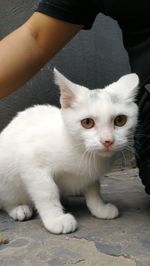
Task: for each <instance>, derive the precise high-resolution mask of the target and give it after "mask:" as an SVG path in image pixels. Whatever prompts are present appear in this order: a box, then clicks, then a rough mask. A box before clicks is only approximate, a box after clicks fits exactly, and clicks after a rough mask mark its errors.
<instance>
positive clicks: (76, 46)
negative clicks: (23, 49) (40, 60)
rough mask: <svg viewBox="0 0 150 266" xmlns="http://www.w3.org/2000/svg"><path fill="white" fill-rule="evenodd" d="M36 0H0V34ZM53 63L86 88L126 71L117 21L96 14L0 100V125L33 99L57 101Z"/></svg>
mask: <svg viewBox="0 0 150 266" xmlns="http://www.w3.org/2000/svg"><path fill="white" fill-rule="evenodd" d="M37 3H38V1H33V0H5V1H4V0H0V38H2V37H4V36H6V35H7V34H8V33H9V32H11V31H12V30H14V29H15V28H17V27H18V26H19V25H21V24H22V23H23V22H24V21H25V20H26V19H27V18H28V17H29V16H30V15H31V14H32V12H33V10H34V9H35V6H36V4H37ZM53 66H56V67H57V68H58V69H59V70H60V71H61V72H62V73H64V74H65V75H66V76H67V77H68V78H70V79H72V81H74V82H78V83H79V84H83V85H85V86H88V87H89V88H96V87H99V88H100V87H103V86H105V85H106V84H108V83H110V82H112V81H115V80H116V79H117V78H119V77H120V76H121V75H123V74H125V73H129V71H130V68H129V63H128V56H127V54H126V52H125V50H124V47H123V44H122V36H121V32H120V29H119V27H118V25H117V23H116V22H115V21H113V20H112V19H110V18H108V17H105V16H103V15H101V14H100V15H98V16H97V19H96V21H95V23H94V25H93V28H92V30H90V31H81V32H80V33H79V34H78V35H77V36H76V37H75V38H74V39H73V40H72V41H71V42H70V43H69V44H68V45H67V46H66V47H65V48H64V49H63V50H62V51H61V52H59V54H58V55H57V56H55V58H54V59H53V60H51V62H49V64H47V65H46V66H45V67H44V68H43V69H41V71H40V72H39V73H38V74H37V75H36V76H35V77H34V78H33V79H32V80H30V81H29V82H28V83H27V84H25V86H23V87H22V88H20V89H19V90H17V91H16V92H15V93H13V94H11V95H10V96H8V97H7V98H5V99H3V100H2V101H1V104H0V129H2V128H3V127H4V126H5V125H6V124H7V123H8V122H9V121H10V119H11V118H12V117H13V116H14V115H15V114H16V112H17V111H20V110H23V109H25V108H26V107H28V106H31V105H33V104H36V103H38V104H42V103H51V104H56V105H59V99H58V91H57V89H56V87H55V86H54V84H53V78H52V68H53Z"/></svg>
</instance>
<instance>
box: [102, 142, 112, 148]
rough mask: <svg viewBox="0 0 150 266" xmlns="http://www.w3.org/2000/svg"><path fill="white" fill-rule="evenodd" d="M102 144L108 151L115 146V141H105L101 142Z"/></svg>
mask: <svg viewBox="0 0 150 266" xmlns="http://www.w3.org/2000/svg"><path fill="white" fill-rule="evenodd" d="M101 143H102V144H103V146H104V147H105V148H107V149H108V148H110V147H111V146H112V145H113V144H114V140H104V141H101Z"/></svg>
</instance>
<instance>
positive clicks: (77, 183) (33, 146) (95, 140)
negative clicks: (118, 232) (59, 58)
mask: <svg viewBox="0 0 150 266" xmlns="http://www.w3.org/2000/svg"><path fill="white" fill-rule="evenodd" d="M132 77H134V79H135V82H133V85H134V86H133V87H137V84H138V79H137V76H136V75H135V76H132ZM56 78H57V80H56V82H57V84H58V85H59V86H60V89H61V104H62V109H59V108H56V107H53V106H50V105H43V106H40V105H37V106H35V107H32V108H28V109H27V110H25V111H23V112H21V113H19V115H18V116H17V117H16V118H14V119H13V120H12V122H11V123H10V124H9V125H8V126H7V127H6V128H5V129H4V130H3V132H2V133H1V135H0V208H1V209H4V210H6V211H7V212H8V213H9V215H10V216H11V217H13V218H14V219H16V220H24V219H28V218H30V217H31V215H32V206H33V205H34V206H35V207H36V208H37V210H38V212H39V214H40V216H41V219H42V221H43V223H44V225H45V227H46V228H47V230H49V231H50V232H53V233H68V232H71V231H74V230H75V229H76V227H77V224H76V221H75V219H74V217H73V216H72V215H71V214H65V213H64V212H63V207H62V205H61V203H60V200H59V195H60V194H61V193H62V194H69V195H76V194H80V193H82V194H84V195H85V198H86V202H87V206H88V208H89V210H90V211H91V213H92V214H93V215H95V216H96V217H98V218H106V219H112V218H115V217H116V216H118V210H117V208H116V207H115V206H114V205H112V204H104V202H103V201H102V199H101V198H100V193H99V183H100V177H102V176H103V175H104V174H105V173H107V172H108V171H110V169H111V166H112V162H113V156H114V154H115V152H116V151H117V150H119V149H121V148H122V147H123V146H124V145H125V144H126V142H127V137H128V135H129V133H130V130H131V129H133V128H134V127H135V125H136V120H137V107H136V105H135V104H134V103H133V99H132V100H131V99H130V98H131V95H130V97H127V99H126V100H125V98H123V99H122V100H120V99H118V98H117V97H118V96H117V97H116V96H115V94H114V93H112V92H111V89H109V87H108V91H109V90H110V95H109V93H108V92H106V93H104V92H103V93H101V91H100V90H95V91H93V92H91V91H89V90H88V89H86V88H83V87H80V86H77V85H75V84H72V83H71V82H70V81H68V80H67V79H65V78H64V77H63V76H62V75H61V74H60V73H56ZM134 83H135V84H134ZM69 86H74V87H75V91H76V90H77V92H75V94H76V96H75V94H74V93H73V90H74V89H73V88H72V89H70V88H69ZM110 86H111V85H110ZM131 87H132V86H131ZM79 90H80V91H81V92H79ZM136 90H137V89H136ZM129 94H130V93H129ZM132 94H135V92H134V93H132ZM74 97H75V99H74ZM133 97H134V96H132V98H133ZM114 101H115V104H114ZM116 101H117V102H116ZM118 101H119V103H118ZM108 105H109V108H108ZM117 105H118V106H117ZM127 106H129V110H128V111H127V110H126V108H127ZM107 109H108V110H107ZM114 110H115V111H114ZM106 112H107V114H106ZM109 112H110V114H109ZM114 112H115V114H114ZM124 113H125V114H126V115H127V116H128V120H129V122H128V127H127V125H126V127H127V128H126V133H125V134H124V132H122V133H117V132H116V133H115V134H116V135H115V134H114V132H113V129H112V128H111V127H110V125H109V123H108V121H109V120H110V116H115V117H116V116H117V115H119V114H124ZM90 117H92V120H88V121H87V120H86V121H84V120H85V119H87V118H88V119H89V118H90ZM108 117H109V119H108ZM99 119H100V120H99ZM132 119H133V121H132ZM72 121H74V122H73V123H72ZM92 121H95V122H94V124H93V125H92V124H91V126H90V127H89V123H93V122H92ZM85 123H86V124H85ZM81 124H83V125H81ZM110 124H111V123H110ZM87 126H88V128H85V127H87ZM113 127H114V126H113ZM119 127H120V126H119ZM102 128H103V130H102ZM117 130H118V129H117ZM117 130H116V131H117ZM119 130H121V129H119ZM98 134H99V135H98ZM117 134H120V136H119V137H118V136H117ZM105 138H106V141H105ZM123 138H124V139H123ZM119 141H120V142H119ZM106 142H107V143H106ZM108 142H109V143H108ZM117 142H118V143H117ZM107 144H109V145H108V146H107ZM99 146H100V148H99ZM114 151H115V152H114Z"/></svg>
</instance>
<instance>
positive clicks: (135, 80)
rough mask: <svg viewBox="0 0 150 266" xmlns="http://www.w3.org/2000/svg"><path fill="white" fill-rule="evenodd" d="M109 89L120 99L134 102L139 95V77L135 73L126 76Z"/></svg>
mask: <svg viewBox="0 0 150 266" xmlns="http://www.w3.org/2000/svg"><path fill="white" fill-rule="evenodd" d="M107 89H108V90H109V91H113V93H115V94H117V95H118V96H119V98H122V99H124V100H128V101H129V100H131V101H133V100H135V97H136V96H137V94H138V90H139V77H138V75H137V74H135V73H132V74H127V75H124V76H122V77H121V78H120V79H119V80H118V81H117V82H115V83H113V84H112V85H110V86H108V87H107Z"/></svg>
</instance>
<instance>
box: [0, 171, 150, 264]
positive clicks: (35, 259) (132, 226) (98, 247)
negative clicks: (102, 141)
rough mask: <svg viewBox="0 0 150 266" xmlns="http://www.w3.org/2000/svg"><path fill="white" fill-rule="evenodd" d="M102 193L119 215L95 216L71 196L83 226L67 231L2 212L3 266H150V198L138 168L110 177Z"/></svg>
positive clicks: (0, 255) (0, 247)
mask: <svg viewBox="0 0 150 266" xmlns="http://www.w3.org/2000/svg"><path fill="white" fill-rule="evenodd" d="M102 192H103V197H104V198H105V200H106V201H111V202H113V203H115V204H116V205H117V206H118V207H119V209H120V217H119V218H117V219H115V220H111V221H110V220H99V219H96V218H94V217H92V216H91V215H90V213H89V211H88V210H87V208H86V206H85V202H84V199H83V198H82V197H77V198H70V199H69V201H68V203H67V208H68V210H69V211H71V212H72V213H73V214H74V215H75V217H76V218H77V220H78V224H79V229H78V230H77V231H76V232H75V233H73V234H69V235H60V236H56V235H52V234H50V233H48V232H47V231H46V230H45V229H44V228H43V226H42V224H41V222H40V220H39V218H38V217H35V218H34V219H32V220H30V221H26V222H23V223H21V222H14V221H13V220H11V219H10V218H9V217H8V216H7V215H6V214H5V213H2V212H0V231H2V233H3V235H4V237H5V238H6V239H7V240H8V243H7V244H6V243H5V244H1V245H0V266H34V265H35V266H41V265H42V266H62V265H78V266H82V265H85V266H109V265H111V266H135V265H136V266H150V196H148V195H146V194H145V192H144V189H143V186H142V185H141V183H140V180H139V178H138V177H137V170H136V169H132V170H130V169H129V170H124V171H120V172H115V173H113V174H111V175H109V177H106V178H105V179H104V181H103V186H102Z"/></svg>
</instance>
